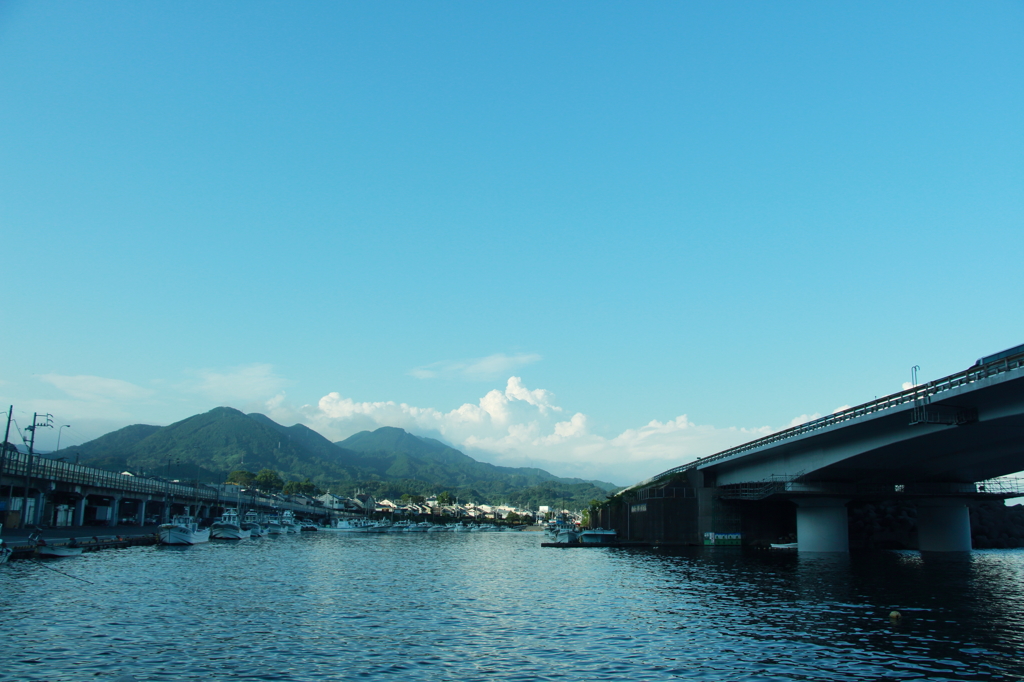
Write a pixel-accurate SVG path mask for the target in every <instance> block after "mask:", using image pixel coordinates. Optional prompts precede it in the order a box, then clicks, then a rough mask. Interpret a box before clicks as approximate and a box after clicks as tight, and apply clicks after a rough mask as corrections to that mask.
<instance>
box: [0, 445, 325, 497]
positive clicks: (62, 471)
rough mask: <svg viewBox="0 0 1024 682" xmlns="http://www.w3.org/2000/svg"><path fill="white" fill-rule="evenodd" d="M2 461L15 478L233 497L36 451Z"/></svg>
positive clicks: (138, 491) (119, 489) (124, 490)
mask: <svg viewBox="0 0 1024 682" xmlns="http://www.w3.org/2000/svg"><path fill="white" fill-rule="evenodd" d="M3 464H4V466H3V471H2V472H0V473H2V474H3V475H4V476H9V477H12V478H15V479H17V478H20V477H24V476H25V475H26V474H29V478H30V479H33V478H34V479H42V480H46V481H55V482H60V483H65V484H69V485H85V486H90V487H93V488H101V489H102V488H106V489H108V490H111V491H117V492H120V493H135V494H149V495H160V496H163V495H169V496H171V497H174V498H177V499H193V500H196V501H200V502H208V503H210V502H212V503H216V502H218V501H220V502H223V503H224V504H227V505H229V506H230V504H231V503H232V501H233V500H234V499H235V498H236V497H237V496H236V495H231V494H228V495H222V494H220V493H219V492H218V491H217V490H216V489H215V488H211V487H209V486H206V485H202V484H200V485H198V486H197V485H183V484H181V483H174V482H172V481H161V480H159V479H155V478H146V477H145V476H129V475H126V474H119V473H116V472H113V471H107V470H105V469H97V468H95V467H90V466H84V465H81V464H74V463H72V462H65V461H62V460H58V459H50V458H48V457H40V456H38V455H35V456H33V457H32V461H31V465H30V463H29V456H28V455H27V454H26V453H23V452H10V451H8V452H7V457H6V458H5V459H4V460H3ZM30 468H31V472H30ZM241 501H242V502H244V503H246V504H252V503H255V504H257V505H259V506H261V507H278V508H280V509H291V510H294V511H309V510H310V509H312V508H314V507H310V506H309V505H304V504H296V503H293V502H288V501H285V500H278V499H275V498H270V497H266V496H264V495H263V494H261V493H256V494H255V495H253V494H252V493H249V492H246V493H243V494H242V496H241ZM315 509H317V510H320V509H322V508H321V507H315Z"/></svg>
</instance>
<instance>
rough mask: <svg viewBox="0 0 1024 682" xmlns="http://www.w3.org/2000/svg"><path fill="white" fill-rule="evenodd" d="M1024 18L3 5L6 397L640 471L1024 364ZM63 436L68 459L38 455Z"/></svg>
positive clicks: (397, 6) (86, 436)
mask: <svg viewBox="0 0 1024 682" xmlns="http://www.w3.org/2000/svg"><path fill="white" fill-rule="evenodd" d="M1021 35H1024V6H1022V5H1021V4H1020V3H1013V2H989V3H951V2H938V3H924V2H907V3H870V2H867V3H862V2H858V3H812V2H807V3H798V2H784V3H649V4H640V3H610V2H587V3H583V2H566V3H537V2H526V3H459V2H445V3H413V2H408V3H402V2H378V3H334V2H307V3H272V2H260V3H200V2H157V1H154V2H147V3H134V4H132V3H100V2H79V3H56V2H32V3H28V2H8V3H4V4H3V5H0V234H2V242H0V243H2V245H3V246H2V249H3V250H2V253H3V262H4V265H5V267H4V272H5V275H6V276H5V277H4V278H3V279H4V286H3V287H2V294H0V316H2V319H3V321H4V323H5V324H4V327H5V331H6V333H5V334H4V341H3V344H2V351H0V402H2V403H3V408H4V409H6V406H7V405H10V404H13V405H14V408H15V409H14V414H15V417H16V419H17V420H18V423H19V425H21V426H22V427H23V426H24V425H27V424H28V423H29V421H30V419H31V413H32V412H33V411H39V412H48V413H52V414H53V415H54V417H55V420H56V422H57V423H58V424H65V423H70V424H72V427H71V428H68V429H64V431H63V433H62V435H61V438H62V441H61V444H62V445H68V444H72V443H75V442H83V441H86V440H90V439H92V438H95V437H97V436H99V435H102V434H103V433H106V432H108V431H110V430H113V429H114V428H119V427H121V426H124V425H127V424H131V423H151V424H168V423H172V422H174V421H177V420H179V419H183V418H185V417H188V416H190V415H192V414H196V413H198V412H203V411H206V410H209V409H211V408H213V407H216V406H218V405H230V406H233V407H237V408H239V409H242V410H245V411H259V412H263V413H266V414H268V415H270V416H271V417H273V418H274V419H276V420H278V421H280V422H282V423H286V424H292V423H297V422H302V423H306V424H308V425H309V426H311V427H312V428H315V429H317V430H318V431H320V432H321V433H323V434H324V435H326V436H328V437H329V438H331V439H332V440H339V439H341V438H344V437H346V436H348V435H350V434H351V433H354V432H356V431H359V430H362V429H365V428H375V427H376V426H381V425H394V426H402V427H404V428H407V429H408V430H410V431H413V432H415V433H423V434H430V435H440V436H442V437H444V438H445V439H447V440H448V441H450V442H452V443H453V444H455V445H457V446H459V447H461V448H463V449H464V450H465V451H466V452H468V453H469V454H471V455H474V456H476V457H478V458H479V459H483V460H486V461H493V462H496V463H502V464H511V465H521V464H531V465H537V466H543V467H545V468H547V469H549V470H551V471H553V472H555V473H558V474H564V475H580V476H586V477H599V478H603V479H605V480H611V481H614V482H618V483H623V484H625V483H632V482H634V481H636V480H639V479H642V478H645V477H647V476H649V475H652V474H654V473H657V472H658V471H661V470H664V469H666V468H668V467H670V466H674V465H676V464H679V463H681V462H683V461H685V460H687V459H691V458H693V457H696V456H701V455H707V454H712V453H713V452H716V451H718V450H720V449H723V448H725V447H728V446H731V445H734V444H737V443H739V442H742V441H744V440H748V439H750V438H754V437H756V436H758V435H760V434H762V433H766V432H768V431H771V430H777V429H780V428H784V427H786V426H788V425H789V424H790V423H792V422H793V421H794V420H800V419H806V418H807V417H809V416H813V415H816V414H818V415H821V414H828V413H830V412H832V411H834V410H835V409H837V408H839V407H841V406H844V405H853V404H857V403H860V402H864V401H867V400H871V399H872V398H874V397H875V396H880V395H884V394H887V393H891V392H895V391H898V390H900V389H901V387H902V385H903V383H904V382H906V381H909V380H910V372H911V369H910V368H911V367H912V366H913V365H919V366H920V367H921V371H920V375H919V376H920V378H921V379H922V380H928V379H934V378H938V377H940V376H944V375H946V374H949V373H952V372H955V371H958V370H960V369H963V368H965V367H966V366H968V365H969V364H971V363H972V362H973V361H974V360H975V359H976V358H978V357H980V356H981V355H985V354H988V353H991V352H995V351H998V350H1001V349H1003V348H1006V347H1009V346H1013V345H1017V344H1019V343H1022V342H1024V322H1022V319H1021V316H1020V315H1019V313H1018V312H1017V305H1016V300H1017V296H1018V294H1019V292H1020V291H1021V290H1022V285H1024V274H1022V271H1024V269H1022V268H1021V265H1020V261H1021V254H1022V253H1024V220H1022V218H1024V192H1022V190H1021V188H1022V187H1024V126H1022V125H1021V121H1024V69H1022V68H1021V65H1022V64H1024V41H1022V40H1021V39H1020V36H1021ZM45 439H49V440H52V441H54V442H55V441H56V436H55V435H54V434H53V433H52V432H50V433H45V432H41V433H40V441H41V444H42V445H43V447H47V446H50V447H52V445H53V444H54V443H42V441H44V440H45Z"/></svg>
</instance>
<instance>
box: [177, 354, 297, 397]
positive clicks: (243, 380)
mask: <svg viewBox="0 0 1024 682" xmlns="http://www.w3.org/2000/svg"><path fill="white" fill-rule="evenodd" d="M192 374H193V375H194V376H195V379H193V380H192V381H189V382H186V383H184V384H182V385H181V386H180V388H181V389H182V390H184V391H186V392H189V393H199V394H201V395H203V396H205V397H206V398H208V399H210V400H215V401H218V402H221V403H228V402H232V401H240V402H243V403H253V402H260V403H262V402H263V401H265V400H267V396H274V395H278V394H279V393H280V391H281V389H282V388H284V387H285V386H286V385H287V384H288V383H289V382H288V381H287V380H285V379H283V378H281V377H279V376H277V375H276V374H274V368H273V366H272V365H268V364H265V363H255V364H252V365H244V366H241V367H232V368H230V369H228V370H226V371H217V370H212V369H203V370H198V371H195V372H192Z"/></svg>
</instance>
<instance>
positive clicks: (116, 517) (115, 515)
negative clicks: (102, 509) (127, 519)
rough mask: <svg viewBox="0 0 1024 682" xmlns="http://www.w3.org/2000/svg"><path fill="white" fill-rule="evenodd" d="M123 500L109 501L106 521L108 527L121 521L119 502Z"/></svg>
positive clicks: (116, 498)
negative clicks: (108, 514)
mask: <svg viewBox="0 0 1024 682" xmlns="http://www.w3.org/2000/svg"><path fill="white" fill-rule="evenodd" d="M122 499H123V498H120V497H115V498H114V499H112V500H111V501H110V520H109V521H107V525H108V526H116V525H117V524H118V523H119V522H120V520H121V500H122Z"/></svg>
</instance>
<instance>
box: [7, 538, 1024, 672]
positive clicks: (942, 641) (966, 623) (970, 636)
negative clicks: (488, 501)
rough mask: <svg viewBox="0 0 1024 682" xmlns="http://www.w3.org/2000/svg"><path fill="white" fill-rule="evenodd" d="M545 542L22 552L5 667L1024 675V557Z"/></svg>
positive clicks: (283, 542)
mask: <svg viewBox="0 0 1024 682" xmlns="http://www.w3.org/2000/svg"><path fill="white" fill-rule="evenodd" d="M541 540H542V537H541V535H540V534H538V533H493V534H492V533H481V534H478V533H472V534H467V533H431V534H425V533H416V534H399V535H368V536H349V535H343V534H334V533H325V532H321V533H304V534H302V535H298V536H288V537H277V538H264V539H261V540H246V541H242V542H239V543H234V544H228V543H210V544H207V545H199V546H196V547H191V548H170V547H146V548H134V549H127V550H109V551H104V552H96V553H91V554H85V555H83V556H81V557H78V558H73V559H65V560H57V561H47V562H45V563H38V562H33V561H18V562H11V563H9V564H7V565H4V566H0V624H2V627H3V635H2V644H0V646H2V649H0V650H2V652H3V653H2V655H0V679H2V680H76V681H77V680H87V679H90V680H91V679H98V680H103V679H114V678H116V677H117V676H119V675H128V674H130V675H133V676H134V677H135V678H136V679H138V680H140V681H142V680H340V679H359V678H365V679H393V680H431V681H443V680H458V681H461V682H471V681H473V680H483V679H490V680H531V681H532V680H625V679H632V680H662V679H664V680H668V679H678V678H685V679H707V680H716V681H717V680H878V679H894V680H906V679H928V680H1017V679H1020V678H1021V677H1024V617H1022V615H1021V612H1022V607H1024V550H992V551H980V552H973V553H971V554H970V555H961V556H955V557H943V556H934V557H933V556H921V555H920V554H918V553H916V552H907V553H899V552H884V553H873V554H864V555H857V554H855V555H853V556H852V557H849V558H842V559H839V558H820V557H819V558H807V557H806V556H797V555H796V554H795V553H767V552H743V551H741V550H739V549H735V548H718V549H706V550H705V549H699V548H695V549H692V550H682V551H657V550H643V551H642V550H627V549H613V548H595V549H568V550H566V549H550V548H541V547H540V543H541ZM56 571H61V572H63V573H66V574H67V575H62V574H61V573H58V572H56ZM70 576H74V577H70ZM76 578H79V579H83V580H88V581H89V582H90V583H92V584H88V583H85V582H82V580H79V579H76ZM894 609H897V610H899V611H900V612H901V613H902V615H903V618H902V620H901V621H900V622H899V623H896V624H894V623H891V622H890V620H889V618H888V614H889V612H890V611H892V610H894Z"/></svg>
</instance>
